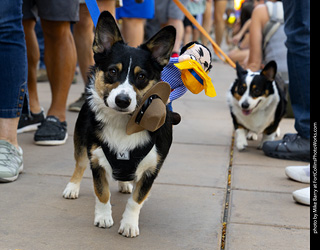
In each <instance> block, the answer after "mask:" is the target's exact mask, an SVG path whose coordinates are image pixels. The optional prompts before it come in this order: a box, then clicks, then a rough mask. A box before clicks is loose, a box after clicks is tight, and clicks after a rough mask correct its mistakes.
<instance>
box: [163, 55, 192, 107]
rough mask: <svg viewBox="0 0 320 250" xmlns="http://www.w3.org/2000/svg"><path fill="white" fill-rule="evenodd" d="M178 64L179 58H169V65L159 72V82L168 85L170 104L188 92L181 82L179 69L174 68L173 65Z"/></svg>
mask: <svg viewBox="0 0 320 250" xmlns="http://www.w3.org/2000/svg"><path fill="white" fill-rule="evenodd" d="M178 62H179V57H171V58H170V61H169V63H168V64H167V66H165V67H164V69H163V70H162V72H161V80H162V81H164V82H167V83H169V85H170V87H171V90H172V92H171V93H170V96H169V99H170V102H172V101H174V100H176V99H178V98H179V97H181V96H183V95H184V94H185V93H186V92H187V90H188V89H187V87H186V86H184V84H183V82H182V80H181V71H180V69H178V68H177V67H176V66H174V64H175V63H178Z"/></svg>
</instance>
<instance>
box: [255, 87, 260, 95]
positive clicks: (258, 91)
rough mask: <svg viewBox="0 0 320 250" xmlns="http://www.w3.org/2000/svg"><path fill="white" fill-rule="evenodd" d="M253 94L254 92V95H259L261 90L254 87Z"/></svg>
mask: <svg viewBox="0 0 320 250" xmlns="http://www.w3.org/2000/svg"><path fill="white" fill-rule="evenodd" d="M253 94H254V95H255V96H259V95H261V91H260V90H259V89H257V88H256V89H254V90H253Z"/></svg>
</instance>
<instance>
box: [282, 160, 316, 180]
mask: <svg viewBox="0 0 320 250" xmlns="http://www.w3.org/2000/svg"><path fill="white" fill-rule="evenodd" d="M285 173H286V175H287V176H288V177H289V178H290V179H292V180H295V181H299V182H303V183H310V164H309V165H308V166H289V167H286V169H285Z"/></svg>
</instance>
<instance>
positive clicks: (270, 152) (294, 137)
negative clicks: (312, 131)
mask: <svg viewBox="0 0 320 250" xmlns="http://www.w3.org/2000/svg"><path fill="white" fill-rule="evenodd" d="M262 150H263V152H264V153H265V155H267V156H270V157H274V158H280V159H287V160H295V161H306V162H310V139H305V138H302V137H301V136H300V135H299V134H285V135H284V136H283V139H282V140H280V141H267V142H265V143H264V144H263V146H262Z"/></svg>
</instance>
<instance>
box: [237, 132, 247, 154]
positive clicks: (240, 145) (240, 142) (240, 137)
mask: <svg viewBox="0 0 320 250" xmlns="http://www.w3.org/2000/svg"><path fill="white" fill-rule="evenodd" d="M235 137H236V147H237V149H238V150H239V151H243V150H244V149H245V148H246V147H247V146H248V142H247V130H246V129H244V128H237V129H236V135H235Z"/></svg>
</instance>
